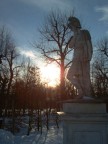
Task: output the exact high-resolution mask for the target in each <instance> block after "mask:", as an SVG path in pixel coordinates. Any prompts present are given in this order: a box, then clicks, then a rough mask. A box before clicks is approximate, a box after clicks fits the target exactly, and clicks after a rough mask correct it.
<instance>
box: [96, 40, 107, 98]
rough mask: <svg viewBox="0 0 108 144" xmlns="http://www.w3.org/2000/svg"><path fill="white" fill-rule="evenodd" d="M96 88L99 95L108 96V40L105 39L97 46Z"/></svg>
mask: <svg viewBox="0 0 108 144" xmlns="http://www.w3.org/2000/svg"><path fill="white" fill-rule="evenodd" d="M94 72H95V76H94V79H95V88H96V93H98V94H97V95H100V96H104V97H105V96H108V38H107V37H105V38H103V39H102V40H100V41H99V42H98V44H97V53H96V59H95V62H94Z"/></svg>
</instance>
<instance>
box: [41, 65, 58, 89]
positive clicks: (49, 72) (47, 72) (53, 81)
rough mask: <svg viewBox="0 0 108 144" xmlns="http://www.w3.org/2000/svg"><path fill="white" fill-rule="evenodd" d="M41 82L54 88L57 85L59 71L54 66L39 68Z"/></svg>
mask: <svg viewBox="0 0 108 144" xmlns="http://www.w3.org/2000/svg"><path fill="white" fill-rule="evenodd" d="M40 70H41V77H42V81H43V82H45V83H47V84H48V86H52V87H55V86H56V85H57V84H58V83H59V76H60V69H59V67H58V66H57V65H56V64H47V65H44V66H42V67H41V68H40Z"/></svg>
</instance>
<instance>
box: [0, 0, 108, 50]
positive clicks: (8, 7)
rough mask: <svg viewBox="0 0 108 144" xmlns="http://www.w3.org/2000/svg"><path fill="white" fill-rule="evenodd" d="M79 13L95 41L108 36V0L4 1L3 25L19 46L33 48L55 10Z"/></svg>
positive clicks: (0, 11)
mask: <svg viewBox="0 0 108 144" xmlns="http://www.w3.org/2000/svg"><path fill="white" fill-rule="evenodd" d="M56 8H59V9H60V10H61V11H72V10H73V9H74V10H75V16H77V17H78V18H79V19H81V21H82V24H83V27H84V28H86V29H89V31H90V33H91V36H92V41H93V43H95V42H96V41H97V40H99V39H101V38H103V37H104V36H106V35H108V1H107V0H0V25H5V26H6V27H8V28H9V30H10V31H11V32H12V33H13V36H14V39H15V40H16V42H17V46H18V47H21V48H22V50H24V49H27V47H28V49H29V46H28V45H29V42H31V41H32V40H33V39H38V38H39V34H38V31H37V29H38V28H39V26H40V25H41V24H42V23H43V20H44V16H46V15H47V14H48V13H49V12H50V10H51V9H56Z"/></svg>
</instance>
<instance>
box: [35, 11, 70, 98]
mask: <svg viewBox="0 0 108 144" xmlns="http://www.w3.org/2000/svg"><path fill="white" fill-rule="evenodd" d="M39 32H40V34H41V42H40V43H39V44H36V43H35V44H34V46H35V47H36V48H38V49H40V50H41V52H42V55H43V56H44V57H45V58H46V60H47V62H49V63H51V62H56V63H57V64H58V65H59V67H60V87H61V96H62V98H63V96H64V88H65V70H66V68H67V67H68V66H69V65H70V63H71V61H70V59H69V53H70V52H71V51H72V49H69V48H68V44H69V42H70V40H71V38H72V34H71V32H70V29H69V27H68V16H67V15H66V14H63V13H61V12H60V11H55V12H54V11H51V12H50V14H49V15H48V17H47V18H46V21H45V24H43V26H42V27H41V28H40V29H39ZM64 98H65V97H64Z"/></svg>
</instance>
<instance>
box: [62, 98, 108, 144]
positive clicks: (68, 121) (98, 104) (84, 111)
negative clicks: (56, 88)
mask: <svg viewBox="0 0 108 144" xmlns="http://www.w3.org/2000/svg"><path fill="white" fill-rule="evenodd" d="M63 111H64V113H63V114H62V118H63V144H108V114H107V112H106V104H105V103H103V102H102V101H97V100H84V99H82V100H71V101H66V102H64V103H63Z"/></svg>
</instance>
